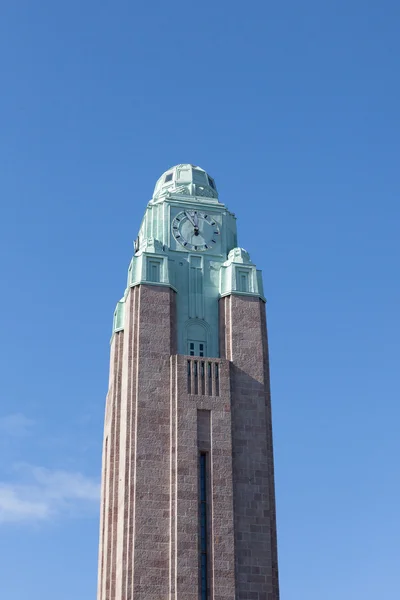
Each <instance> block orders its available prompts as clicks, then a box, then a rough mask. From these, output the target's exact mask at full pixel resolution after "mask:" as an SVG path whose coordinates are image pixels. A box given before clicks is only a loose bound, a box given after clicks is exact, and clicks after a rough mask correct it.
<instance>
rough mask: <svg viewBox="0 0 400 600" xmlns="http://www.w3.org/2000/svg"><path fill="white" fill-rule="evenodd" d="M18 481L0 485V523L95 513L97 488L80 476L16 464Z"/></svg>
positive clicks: (87, 478)
mask: <svg viewBox="0 0 400 600" xmlns="http://www.w3.org/2000/svg"><path fill="white" fill-rule="evenodd" d="M16 472H17V473H18V475H19V476H20V479H19V480H18V481H12V482H0V524H1V523H3V524H4V523H21V522H34V521H43V520H46V519H51V518H55V517H58V516H62V515H66V514H68V515H69V516H74V517H79V516H82V515H84V514H88V512H90V513H92V512H93V511H96V512H97V508H98V502H99V497H100V486H99V484H98V482H97V481H95V480H93V479H91V478H89V477H85V475H83V474H82V473H74V472H69V471H61V470H58V471H57V470H51V469H46V468H44V467H35V466H30V465H19V466H18V467H17V468H16Z"/></svg>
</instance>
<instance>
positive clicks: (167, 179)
mask: <svg viewBox="0 0 400 600" xmlns="http://www.w3.org/2000/svg"><path fill="white" fill-rule="evenodd" d="M167 181H172V173H168V175H166V176H165V183H167Z"/></svg>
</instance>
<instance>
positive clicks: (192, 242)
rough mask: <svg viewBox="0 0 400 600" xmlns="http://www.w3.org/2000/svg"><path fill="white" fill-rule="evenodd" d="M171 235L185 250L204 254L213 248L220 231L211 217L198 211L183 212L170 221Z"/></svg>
mask: <svg viewBox="0 0 400 600" xmlns="http://www.w3.org/2000/svg"><path fill="white" fill-rule="evenodd" d="M172 234H173V236H174V238H175V239H176V241H177V242H178V243H179V244H181V245H182V246H183V247H184V248H186V250H196V251H198V252H204V251H205V250H209V249H210V248H212V247H213V246H215V244H216V243H217V240H218V236H219V235H220V231H219V227H218V225H217V223H216V221H215V220H214V217H213V216H212V215H209V214H208V213H206V212H204V211H199V210H185V211H182V212H180V213H179V214H177V215H176V217H175V218H174V220H173V221H172Z"/></svg>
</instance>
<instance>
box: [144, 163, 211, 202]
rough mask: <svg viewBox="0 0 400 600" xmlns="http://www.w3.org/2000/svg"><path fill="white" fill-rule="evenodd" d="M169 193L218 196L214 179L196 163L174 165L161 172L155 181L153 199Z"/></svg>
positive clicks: (208, 196) (207, 196)
mask: <svg viewBox="0 0 400 600" xmlns="http://www.w3.org/2000/svg"><path fill="white" fill-rule="evenodd" d="M170 194H174V195H175V194H181V195H183V196H204V197H206V198H218V192H217V188H216V185H215V181H214V179H213V178H212V177H211V176H210V175H208V173H206V172H205V171H204V169H202V168H201V167H196V165H176V166H175V167H172V168H171V169H168V171H165V173H163V174H162V176H161V177H160V179H159V180H158V181H157V183H156V187H155V189H154V194H153V200H156V199H158V198H161V197H163V196H168V195H170Z"/></svg>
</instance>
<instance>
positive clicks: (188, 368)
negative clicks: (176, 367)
mask: <svg viewBox="0 0 400 600" xmlns="http://www.w3.org/2000/svg"><path fill="white" fill-rule="evenodd" d="M190 373H191V368H190V360H188V361H187V391H188V394H190V392H191V384H190Z"/></svg>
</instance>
